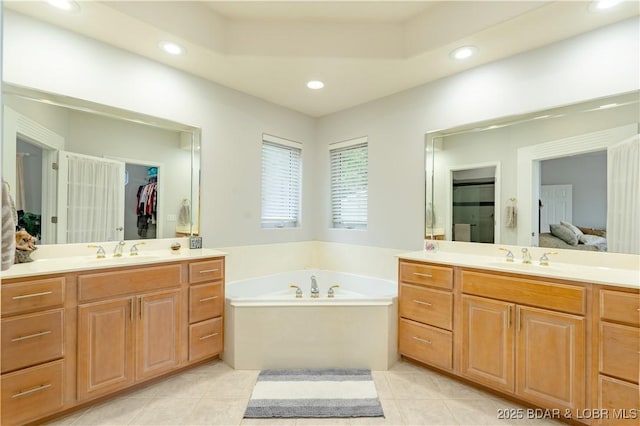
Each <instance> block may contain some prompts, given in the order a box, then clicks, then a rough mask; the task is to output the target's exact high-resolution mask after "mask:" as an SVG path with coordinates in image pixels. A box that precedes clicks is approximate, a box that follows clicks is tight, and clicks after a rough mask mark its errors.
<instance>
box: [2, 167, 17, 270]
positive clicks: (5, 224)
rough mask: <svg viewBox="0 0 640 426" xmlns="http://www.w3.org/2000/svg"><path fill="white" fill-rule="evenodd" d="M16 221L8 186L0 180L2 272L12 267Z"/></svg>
mask: <svg viewBox="0 0 640 426" xmlns="http://www.w3.org/2000/svg"><path fill="white" fill-rule="evenodd" d="M15 235H16V221H15V208H14V204H13V199H12V198H11V195H10V194H9V184H8V183H7V182H5V181H4V179H3V180H2V270H3V271H5V270H7V269H9V268H10V267H11V265H13V262H14V256H15V252H16V238H15Z"/></svg>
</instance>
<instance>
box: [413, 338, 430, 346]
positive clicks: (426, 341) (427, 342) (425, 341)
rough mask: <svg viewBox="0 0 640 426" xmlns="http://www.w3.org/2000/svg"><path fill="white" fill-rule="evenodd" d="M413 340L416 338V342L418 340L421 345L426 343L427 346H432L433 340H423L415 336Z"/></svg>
mask: <svg viewBox="0 0 640 426" xmlns="http://www.w3.org/2000/svg"><path fill="white" fill-rule="evenodd" d="M413 338H414V339H415V340H417V341H418V342H420V343H424V344H426V345H430V344H431V340H426V339H421V338H419V337H416V336H413Z"/></svg>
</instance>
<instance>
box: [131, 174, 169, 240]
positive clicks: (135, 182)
mask: <svg viewBox="0 0 640 426" xmlns="http://www.w3.org/2000/svg"><path fill="white" fill-rule="evenodd" d="M159 172H160V167H158V166H157V165H150V164H135V163H129V162H127V163H126V165H125V197H124V198H125V207H124V208H125V215H124V238H125V240H137V239H155V238H158V235H160V229H159V228H160V225H161V224H160V221H159V218H160V215H159V210H160V209H159V208H158V206H160V205H161V203H160V201H159V199H158V198H159V193H160V191H159V187H158V175H159Z"/></svg>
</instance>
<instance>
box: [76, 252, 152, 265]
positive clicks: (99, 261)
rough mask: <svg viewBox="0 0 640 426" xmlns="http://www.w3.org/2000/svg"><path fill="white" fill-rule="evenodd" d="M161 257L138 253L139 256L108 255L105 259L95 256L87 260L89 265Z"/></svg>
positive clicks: (112, 263)
mask: <svg viewBox="0 0 640 426" xmlns="http://www.w3.org/2000/svg"><path fill="white" fill-rule="evenodd" d="M157 259H160V256H158V255H154V254H148V255H145V254H138V255H137V256H129V255H122V257H112V256H110V257H106V258H104V259H97V258H93V259H91V260H88V261H86V262H85V263H86V264H88V265H121V264H123V263H124V264H128V263H138V262H146V261H150V260H157Z"/></svg>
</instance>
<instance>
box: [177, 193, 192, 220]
mask: <svg viewBox="0 0 640 426" xmlns="http://www.w3.org/2000/svg"><path fill="white" fill-rule="evenodd" d="M190 223H191V206H189V200H187V199H186V198H185V199H184V200H182V205H181V206H180V212H179V213H178V224H179V225H183V226H186V225H189V224H190Z"/></svg>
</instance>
